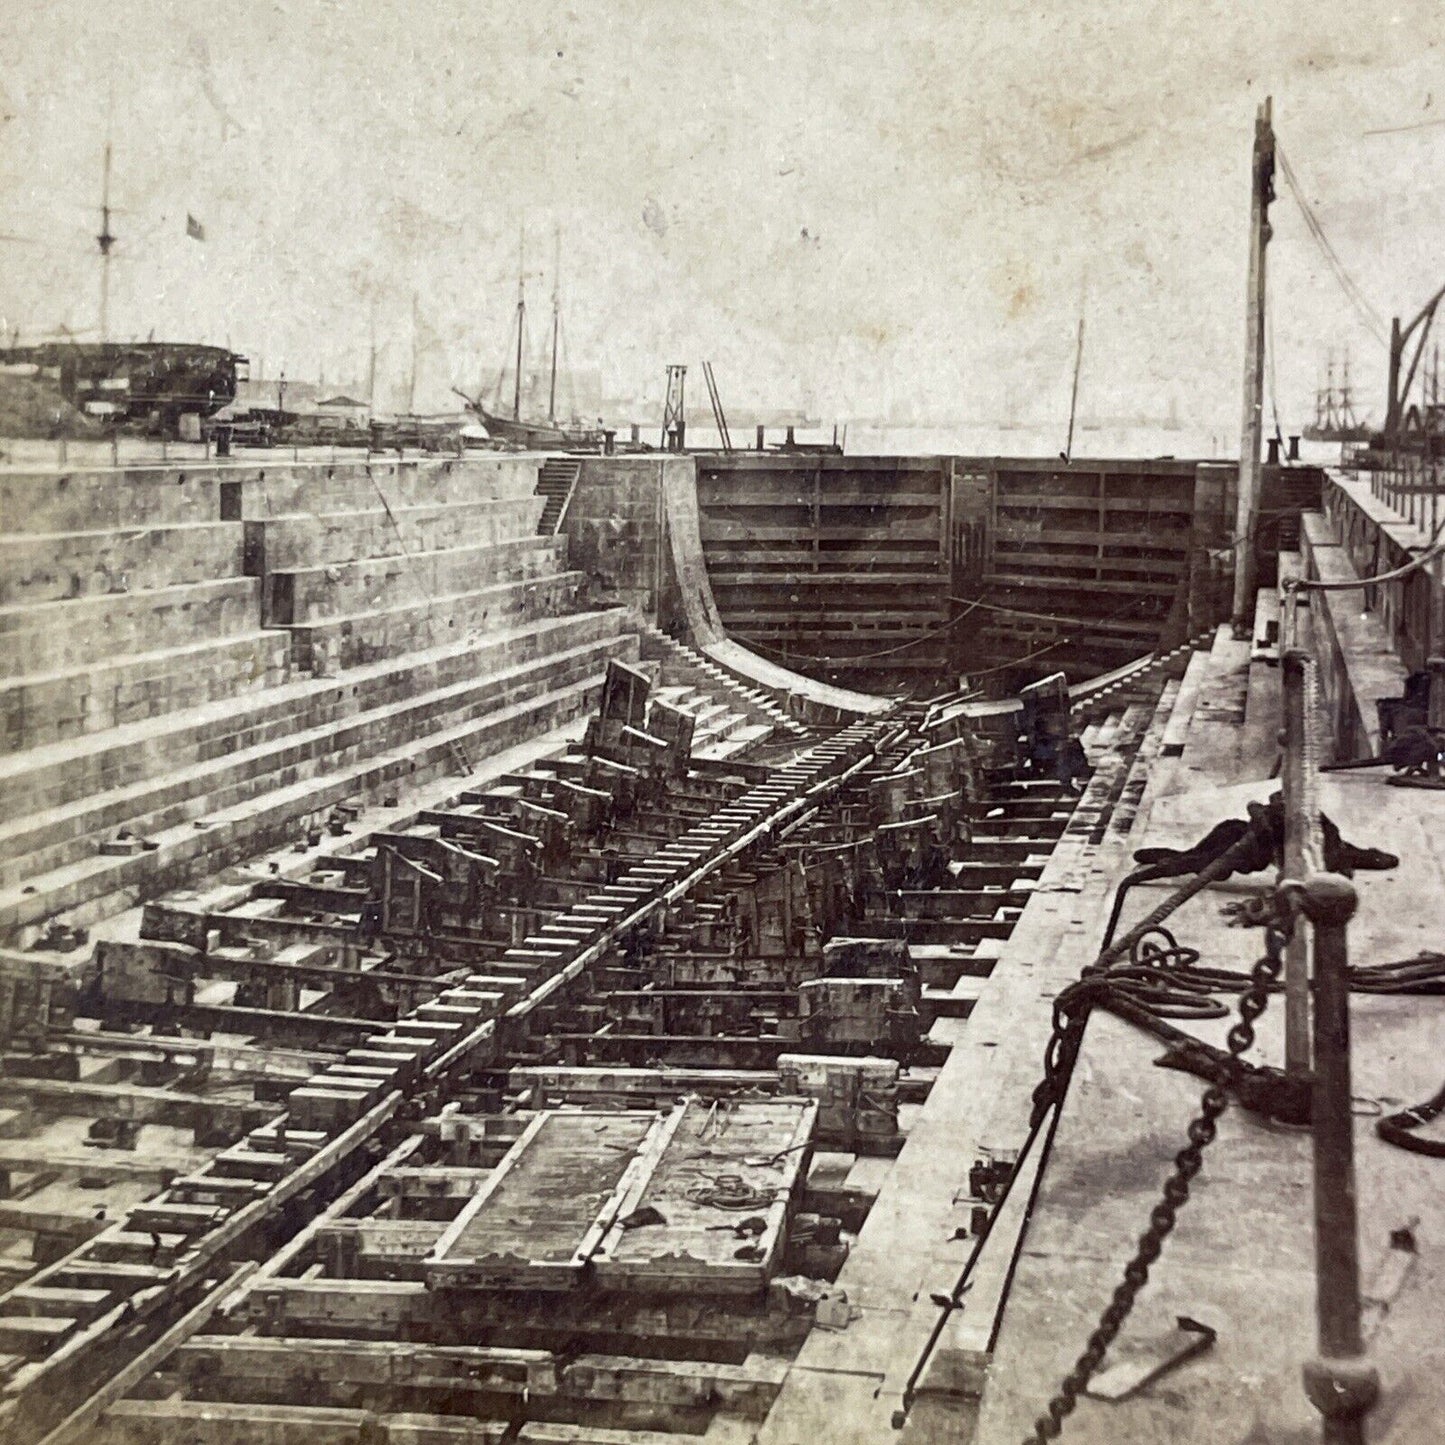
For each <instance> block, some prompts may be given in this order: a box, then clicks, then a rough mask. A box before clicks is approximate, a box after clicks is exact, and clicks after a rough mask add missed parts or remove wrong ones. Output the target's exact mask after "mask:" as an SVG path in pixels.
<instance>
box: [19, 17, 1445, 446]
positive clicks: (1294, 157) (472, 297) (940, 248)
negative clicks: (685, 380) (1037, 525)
mask: <svg viewBox="0 0 1445 1445" xmlns="http://www.w3.org/2000/svg"><path fill="white" fill-rule="evenodd" d="M1442 36H1445V6H1441V5H1439V4H1438V3H1415V0H1408V3H1398V4H1393V5H1391V4H1380V3H1373V0H1355V3H1352V4H1350V5H1324V4H1320V3H1318V0H1313V3H1309V4H1304V3H1289V4H1281V3H1276V4H1269V3H1264V4H1258V5H1253V6H1247V5H1242V4H1239V3H1236V0H1109V3H1107V4H1105V3H1073V4H1055V5H1039V4H1037V3H1027V4H1019V3H1012V0H952V3H947V0H937V3H918V0H916V3H907V0H904V3H898V0H893V3H890V4H884V3H875V4H863V3H856V0H831V3H788V0H723V3H719V0H707V3H703V4H680V3H677V0H610V3H606V4H599V3H592V4H584V3H581V0H578V3H576V4H575V5H572V6H568V5H565V4H557V3H552V0H511V3H508V4H498V3H490V0H468V3H465V4H453V3H450V0H411V3H403V0H274V3H270V0H268V3H260V0H256V3H246V0H231V3H227V4H224V5H215V6H201V5H198V4H194V3H185V4H181V3H158V0H105V3H100V0H39V3H37V0H6V3H5V4H4V5H3V6H0V232H7V233H14V234H16V235H20V236H23V237H28V238H31V241H32V242H36V243H39V244H24V243H20V242H0V315H3V316H4V318H5V319H6V322H7V324H8V325H11V326H13V325H16V324H19V325H20V326H21V328H22V335H23V334H24V333H25V332H26V331H29V330H35V329H47V328H51V327H54V326H56V325H58V324H60V323H67V324H69V325H70V326H72V327H75V328H77V329H81V328H85V327H93V326H94V325H95V320H96V312H97V303H98V293H99V282H98V266H97V263H96V261H95V260H94V257H93V254H91V253H93V250H94V243H93V240H92V239H91V237H92V236H93V233H94V231H95V230H96V224H95V222H96V214H95V210H94V208H95V206H96V204H97V202H98V199H99V190H100V173H101V155H102V150H103V147H104V143H105V135H106V128H107V113H108V110H109V109H110V98H111V97H112V96H113V121H112V122H111V125H112V129H113V136H114V155H115V160H114V178H113V182H112V199H113V201H114V203H115V205H116V206H117V207H118V208H119V212H118V214H117V216H116V217H115V220H114V223H113V229H114V231H115V233H116V234H117V235H118V236H119V237H120V241H119V244H118V246H117V248H116V255H117V257H118V258H119V259H117V261H116V262H115V264H114V266H113V268H112V274H113V278H114V279H113V286H112V297H113V299H112V330H113V332H115V333H118V334H121V335H131V334H135V335H141V336H144V335H146V334H148V333H149V332H150V331H151V330H152V329H154V331H155V334H156V335H157V337H170V338H176V339H182V338H184V339H195V338H204V339H210V340H225V339H226V338H227V337H229V339H230V341H231V342H232V344H233V345H235V347H236V348H237V349H238V350H243V351H246V352H248V353H249V354H250V355H251V356H252V357H253V358H255V357H264V358H265V361H266V364H267V368H268V371H274V369H275V368H276V367H277V366H278V365H279V364H280V363H281V362H283V361H284V362H285V364H286V366H287V368H288V371H290V373H291V374H292V375H304V374H308V373H310V374H313V375H314V374H315V372H316V371H317V369H318V368H320V367H323V366H324V367H325V369H326V373H327V375H328V376H329V377H332V378H335V377H337V376H338V374H340V373H343V372H346V371H349V372H352V373H354V374H362V373H364V370H365V355H366V350H367V338H368V333H369V330H370V327H371V324H372V317H373V315H374V316H375V318H376V326H377V331H378V335H379V338H380V340H381V342H382V344H383V353H382V358H381V367H382V371H383V373H387V374H390V375H393V376H394V375H399V374H401V373H403V372H404V371H405V370H406V369H407V367H408V366H409V357H410V349H411V319H410V318H411V306H412V296H413V294H414V293H415V294H416V296H417V297H418V298H419V309H420V313H421V316H422V319H423V323H424V326H425V328H426V335H424V337H423V341H424V343H425V345H426V351H425V356H424V362H423V383H422V393H423V394H422V396H420V397H419V401H426V400H434V401H439V400H440V399H442V398H444V397H445V395H446V390H447V386H448V385H449V384H450V383H451V382H452V381H453V380H456V381H460V382H463V383H464V384H466V385H468V386H472V385H474V384H476V383H477V382H478V381H479V380H480V379H481V378H483V377H485V378H487V380H488V382H489V383H490V380H491V379H492V378H494V376H495V373H496V370H497V367H498V365H499V364H500V360H501V355H502V351H503V349H504V346H505V342H506V335H507V328H508V325H509V322H510V309H511V307H512V305H513V303H514V301H515V292H516V268H517V247H518V232H519V227H520V226H521V225H522V224H523V223H525V225H526V227H527V232H528V242H529V256H528V263H529V270H532V269H535V270H536V271H538V272H539V273H541V274H537V275H535V276H534V277H533V279H532V281H531V282H530V286H531V292H530V294H531V297H532V299H533V300H534V301H536V302H537V303H538V309H537V311H536V312H535V314H534V324H533V326H532V328H531V329H532V332H533V335H534V338H535V339H537V340H539V341H540V338H541V334H542V331H543V330H544V328H545V315H544V313H545V308H546V303H547V296H548V293H549V291H550V286H551V279H550V270H551V249H552V239H551V234H552V229H553V227H554V225H560V226H561V227H562V231H563V238H564V240H563V245H564V258H563V267H564V303H565V313H564V314H565V317H566V322H567V327H568V350H569V353H570V356H571V358H572V359H573V360H574V361H576V362H577V363H578V364H579V365H590V366H595V367H600V368H601V369H602V371H603V373H604V376H605V378H606V380H607V381H608V383H609V385H610V386H611V387H612V388H614V389H619V390H622V391H625V392H633V393H643V394H646V393H652V392H656V393H658V394H659V395H660V392H661V389H662V373H663V368H664V365H665V364H666V363H667V362H669V361H685V362H690V363H692V364H694V365H696V364H697V363H699V362H700V361H702V360H703V359H711V360H712V361H713V362H714V363H715V365H716V368H717V374H718V380H719V384H720V386H721V388H722V390H723V394H724V397H725V399H727V398H732V399H734V400H735V402H736V403H737V404H738V405H741V404H743V403H745V402H747V403H751V402H770V403H773V404H776V405H779V406H785V405H796V404H799V403H801V402H802V401H803V400H804V399H805V398H811V399H812V400H813V401H814V402H815V404H816V405H817V407H818V408H819V409H820V410H821V411H822V412H823V413H824V415H825V416H831V415H843V416H846V415H849V414H851V415H854V416H858V415H866V414H868V413H871V412H876V411H879V410H880V409H882V408H883V407H885V406H886V405H888V404H889V403H890V402H897V401H898V400H899V399H900V398H905V397H908V396H915V395H916V396H917V397H918V398H919V401H920V405H921V406H922V407H923V409H924V411H925V412H927V413H930V414H932V415H933V416H935V417H938V418H940V419H946V418H973V419H980V420H988V419H992V418H994V417H995V416H996V415H997V414H998V413H999V411H1000V409H1001V408H1005V407H1007V408H1011V409H1015V410H1017V411H1019V412H1021V413H1023V414H1024V415H1026V416H1027V415H1034V416H1037V417H1049V416H1053V415H1054V414H1056V413H1058V412H1059V411H1061V410H1063V411H1066V410H1067V404H1068V388H1069V375H1070V369H1071V366H1072V359H1073V348H1074V334H1075V330H1076V327H1077V323H1078V315H1079V308H1080V299H1081V295H1082V296H1083V297H1084V298H1085V301H1084V304H1085V306H1086V310H1087V318H1088V321H1087V343H1086V356H1085V371H1084V399H1085V401H1086V403H1088V404H1089V405H1090V406H1091V407H1092V409H1094V410H1095V411H1099V412H1108V411H1111V410H1115V411H1124V412H1129V411H1134V412H1149V411H1154V412H1162V411H1163V410H1164V409H1165V408H1166V407H1167V406H1168V405H1169V404H1170V401H1171V399H1173V401H1174V402H1175V403H1177V405H1178V408H1179V410H1180V412H1181V413H1182V414H1183V415H1184V416H1186V417H1187V418H1189V419H1191V420H1195V421H1198V422H1201V423H1204V424H1208V425H1222V426H1230V425H1237V421H1236V418H1237V416H1238V411H1239V404H1238V391H1239V382H1240V367H1241V356H1242V339H1243V293H1244V263H1245V256H1246V239H1247V238H1246V218H1247V207H1248V192H1249V147H1250V139H1251V133H1252V127H1253V121H1254V112H1255V107H1256V104H1257V103H1258V101H1259V100H1261V99H1262V98H1263V97H1264V95H1265V94H1272V95H1273V97H1274V106H1275V117H1276V123H1277V128H1278V133H1279V136H1280V140H1281V144H1282V145H1283V147H1284V149H1285V151H1286V153H1287V154H1288V155H1289V157H1290V159H1291V161H1292V163H1293V165H1294V168H1295V171H1296V173H1297V175H1298V176H1299V179H1300V181H1301V183H1302V185H1303V186H1304V188H1305V190H1306V192H1307V195H1308V196H1309V198H1310V200H1311V204H1312V205H1313V207H1314V209H1315V211H1316V214H1317V216H1318V218H1319V221H1320V223H1321V225H1322V226H1323V228H1324V230H1325V233H1326V234H1327V236H1328V237H1329V238H1330V240H1331V242H1332V243H1333V245H1334V248H1335V250H1336V252H1337V253H1338V255H1339V257H1340V259H1341V261H1342V262H1343V264H1344V265H1345V267H1346V268H1347V269H1348V270H1349V271H1350V273H1351V274H1352V275H1353V276H1354V277H1355V279H1356V280H1357V281H1358V283H1359V285H1360V286H1361V288H1362V289H1363V291H1364V293H1365V294H1366V296H1367V297H1368V298H1369V300H1370V302H1371V303H1372V304H1373V305H1374V307H1375V308H1377V310H1378V311H1379V313H1380V314H1381V315H1383V316H1384V317H1385V318H1388V316H1389V315H1390V314H1391V313H1392V312H1393V311H1401V310H1404V311H1406V312H1407V313H1412V312H1413V311H1414V310H1415V309H1416V308H1417V307H1418V306H1419V305H1420V304H1421V303H1422V302H1423V301H1424V300H1425V299H1426V298H1427V297H1428V295H1429V294H1430V292H1431V291H1433V290H1434V289H1435V287H1436V286H1437V285H1439V284H1440V283H1441V282H1445V252H1442V251H1441V249H1440V248H1439V246H1438V244H1437V241H1438V238H1439V237H1440V236H1441V235H1442V234H1445V70H1442V67H1441V47H1440V41H1441V38H1442ZM1437 89H1438V93H1437ZM1437 122H1438V123H1437ZM1407 127H1408V129H1406V128H1407ZM1381 131H1389V132H1391V133H1389V134H1372V132H1381ZM1279 191H1280V199H1279V201H1278V203H1277V204H1276V206H1275V215H1274V219H1275V232H1276V234H1275V241H1274V244H1273V246H1272V247H1271V255H1270V273H1271V276H1270V279H1271V303H1272V304H1271V311H1272V329H1273V334H1274V338H1275V341H1276V348H1277V349H1276V366H1275V371H1276V374H1277V377H1278V385H1279V393H1280V403H1281V407H1282V409H1283V410H1284V411H1285V412H1286V426H1287V427H1288V425H1289V424H1290V420H1289V418H1290V417H1291V416H1293V417H1294V419H1295V420H1303V419H1304V414H1305V413H1306V412H1308V411H1309V410H1310V408H1311V407H1312V398H1313V391H1314V386H1315V383H1316V380H1317V373H1318V372H1319V370H1320V369H1321V367H1322V365H1323V361H1324V357H1325V354H1326V351H1327V350H1328V348H1329V347H1330V346H1332V345H1333V346H1335V347H1337V348H1343V347H1344V346H1345V345H1346V344H1348V345H1349V346H1350V348H1351V351H1352V356H1353V365H1354V371H1355V378H1356V380H1357V382H1358V383H1359V385H1360V388H1361V391H1362V394H1363V399H1364V400H1365V401H1366V402H1367V403H1369V404H1371V405H1373V406H1375V407H1376V408H1378V405H1379V402H1378V397H1379V393H1380V391H1381V388H1382V382H1383V372H1384V351H1383V348H1382V347H1381V346H1380V344H1379V343H1378V341H1376V340H1375V339H1374V338H1373V337H1372V336H1371V334H1370V332H1369V330H1368V329H1366V326H1365V324H1364V322H1363V321H1362V320H1361V318H1360V317H1359V315H1358V314H1357V313H1356V311H1355V310H1354V309H1352V307H1351V306H1350V304H1349V302H1348V301H1347V300H1346V298H1345V296H1344V294H1343V292H1342V291H1341V289H1340V288H1339V286H1338V285H1337V284H1336V282H1335V280H1334V279H1333V278H1332V277H1331V275H1330V273H1329V271H1328V269H1327V268H1326V265H1325V263H1324V261H1323V260H1322V258H1321V255H1320V252H1319V251H1318V249H1317V248H1316V246H1315V243H1314V242H1313V241H1312V240H1311V239H1310V236H1309V234H1308V233H1307V231H1306V229H1305V226H1304V224H1303V221H1302V219H1301V216H1300V213H1299V211H1298V209H1297V208H1296V206H1295V203H1294V201H1293V200H1292V199H1291V197H1290V195H1289V192H1288V189H1287V187H1286V186H1285V184H1284V181H1283V177H1281V178H1280V182H1279ZM187 213H190V214H192V215H194V216H195V217H196V218H197V219H198V220H199V221H200V222H201V223H202V225H203V226H204V227H205V231H206V241H205V242H204V244H202V243H198V242H196V241H194V240H190V239H188V238H187V236H186V233H185V218H186V215H187Z"/></svg>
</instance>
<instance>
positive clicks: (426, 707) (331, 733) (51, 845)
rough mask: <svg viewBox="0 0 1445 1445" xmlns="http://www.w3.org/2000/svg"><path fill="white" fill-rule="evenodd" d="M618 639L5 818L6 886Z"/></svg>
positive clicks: (570, 663)
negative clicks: (121, 834)
mask: <svg viewBox="0 0 1445 1445" xmlns="http://www.w3.org/2000/svg"><path fill="white" fill-rule="evenodd" d="M614 641H615V637H603V638H601V639H599V640H596V641H593V642H588V643H584V644H582V645H580V646H576V647H571V648H567V649H565V650H559V651H549V652H547V653H544V654H543V655H541V656H538V657H534V658H532V659H530V660H528V661H526V662H523V663H520V664H517V665H514V666H511V667H506V668H502V669H500V670H497V671H491V672H488V673H485V674H482V675H480V676H472V677H469V678H466V679H464V680H463V681H461V682H455V683H451V684H448V685H447V686H445V687H441V688H437V689H434V690H432V691H430V692H426V693H421V694H412V695H403V696H402V697H401V699H400V700H391V701H388V702H386V703H384V704H382V705H380V706H377V707H373V708H371V709H370V710H367V711H357V712H354V713H353V714H352V715H350V716H346V717H343V718H340V719H334V718H329V717H328V718H327V719H326V720H325V721H322V722H320V723H314V722H310V719H307V718H306V717H305V716H304V715H303V716H302V717H301V718H300V719H298V721H300V722H302V723H308V722H310V725H309V726H305V727H302V728H295V729H292V730H289V731H288V732H287V733H286V734H284V735H283V736H281V737H280V738H276V739H272V740H268V741H266V742H263V743H259V744H257V745H255V746H253V747H250V748H247V749H244V750H240V751H235V752H231V753H228V754H226V755H225V756H222V757H217V758H212V759H208V760H206V761H202V762H197V763H194V764H192V765H191V766H189V767H186V768H180V769H169V770H167V771H165V772H164V773H161V774H159V775H158V776H154V777H150V778H146V779H144V780H142V781H140V782H137V783H133V784H131V785H129V786H126V787H121V788H117V789H114V790H112V791H110V792H107V793H100V794H92V795H89V796H85V797H82V798H79V799H77V800H76V801H75V802H73V803H70V804H68V805H67V806H65V807H63V808H57V809H50V810H47V811H45V812H43V813H37V814H32V815H30V816H29V817H10V818H6V819H4V820H3V821H0V885H4V886H14V885H19V884H21V883H22V882H23V881H24V880H27V879H30V880H33V877H34V875H35V874H36V873H43V872H48V871H50V870H51V869H54V868H56V867H60V866H63V865H65V864H68V863H72V862H75V861H77V860H79V859H84V858H86V857H88V856H90V855H91V854H93V852H94V850H95V848H96V847H97V846H98V843H99V842H100V841H102V840H104V839H106V838H109V837H111V836H113V835H114V834H115V833H116V832H117V831H118V830H119V829H121V828H128V829H130V830H131V831H132V832H134V833H136V834H139V835H141V836H143V837H149V836H150V835H152V834H153V833H154V832H155V831H157V830H158V829H161V828H166V827H171V826H174V825H176V824H179V823H182V822H186V821H191V820H194V819H198V818H204V817H206V816H207V815H208V814H210V813H211V812H213V811H215V810H216V809H217V808H224V807H228V806H230V805H232V804H233V803H236V802H239V801H242V800H244V799H246V798H248V797H254V796H257V795H258V794H260V793H262V792H264V791H265V790H266V789H267V788H269V787H273V786H275V785H276V782H277V780H278V778H279V779H281V780H283V781H290V780H291V779H293V778H299V777H301V776H303V775H315V774H317V773H322V772H325V771H327V770H328V769H329V768H332V767H340V766H343V765H344V764H345V763H346V762H347V761H349V760H350V759H351V758H352V757H355V756H364V755H365V754H366V753H367V752H368V751H376V750H378V749H380V748H384V747H387V746H390V745H392V744H393V743H394V741H395V739H396V738H398V737H403V736H419V735H420V734H421V733H423V732H425V731H428V730H433V729H436V728H439V727H445V726H448V725H450V724H451V723H453V722H456V721H460V720H461V718H462V717H463V716H464V715H467V714H471V715H475V714H476V713H477V712H478V711H479V710H481V709H483V708H487V707H492V706H496V705H497V703H498V701H499V700H510V699H511V698H513V697H515V696H520V695H523V694H525V693H527V692H529V691H536V690H539V689H541V688H544V687H545V686H546V685H547V684H548V682H549V681H550V680H553V679H557V678H563V677H567V678H571V677H574V676H575V675H576V673H577V670H578V669H579V668H598V667H601V666H603V665H605V660H606V657H607V655H608V653H609V649H610V648H611V647H612V645H613V643H614Z"/></svg>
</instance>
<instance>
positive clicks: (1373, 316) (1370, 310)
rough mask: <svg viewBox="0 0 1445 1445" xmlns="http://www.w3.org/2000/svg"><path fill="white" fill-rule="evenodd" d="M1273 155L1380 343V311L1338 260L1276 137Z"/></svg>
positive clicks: (1318, 242)
mask: <svg viewBox="0 0 1445 1445" xmlns="http://www.w3.org/2000/svg"><path fill="white" fill-rule="evenodd" d="M1274 150H1275V155H1276V156H1277V157H1278V158H1279V164H1280V169H1281V170H1282V171H1283V172H1284V178H1285V181H1286V183H1287V184H1288V186H1289V190H1290V194H1291V195H1292V196H1293V197H1294V200H1295V204H1296V205H1297V206H1298V207H1299V209H1300V214H1301V215H1302V216H1303V217H1304V222H1305V227H1306V229H1307V230H1308V231H1309V233H1310V236H1311V238H1312V239H1313V241H1314V242H1315V244H1316V245H1317V246H1318V247H1319V249H1320V253H1321V254H1322V255H1323V256H1324V258H1325V263H1326V264H1327V265H1328V266H1329V268H1330V271H1331V272H1332V273H1333V275H1334V278H1335V280H1336V281H1337V282H1338V283H1339V285H1340V289H1341V290H1342V291H1343V292H1344V293H1345V296H1346V298H1347V299H1348V300H1349V302H1350V304H1351V305H1352V306H1353V307H1354V308H1355V310H1356V311H1357V312H1358V313H1359V315H1360V319H1361V320H1362V321H1363V322H1364V323H1365V326H1366V327H1367V328H1368V329H1369V331H1370V334H1371V335H1372V336H1374V338H1375V340H1376V341H1378V342H1379V343H1380V345H1381V346H1384V345H1385V344H1386V342H1385V322H1384V319H1383V318H1382V317H1381V315H1380V313H1379V312H1378V311H1376V310H1375V308H1374V306H1372V305H1371V304H1370V300H1369V298H1368V297H1367V296H1366V295H1365V293H1364V292H1363V291H1362V290H1361V289H1360V287H1359V285H1358V284H1357V283H1356V281H1355V279H1354V277H1353V276H1351V275H1350V273H1349V272H1348V271H1347V270H1346V269H1345V264H1344V262H1343V261H1341V260H1340V257H1339V253H1338V252H1337V251H1336V250H1335V248H1334V247H1333V246H1332V245H1331V244H1330V239H1329V237H1328V236H1326V235H1325V231H1324V227H1323V226H1322V225H1321V224H1320V221H1319V217H1318V216H1316V215H1315V213H1314V210H1313V208H1312V207H1311V206H1310V203H1309V201H1308V200H1306V199H1305V194H1304V189H1303V187H1301V185H1300V183H1299V180H1298V178H1297V177H1296V175H1295V173H1294V168H1293V167H1292V166H1291V165H1290V163H1289V158H1288V156H1286V155H1285V153H1284V147H1283V146H1281V145H1280V144H1279V141H1278V139H1276V141H1275V147H1274Z"/></svg>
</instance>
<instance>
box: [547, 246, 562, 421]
mask: <svg viewBox="0 0 1445 1445" xmlns="http://www.w3.org/2000/svg"><path fill="white" fill-rule="evenodd" d="M561 287H562V228H561V226H558V227H557V232H556V237H555V244H554V246H553V254H552V379H551V381H550V382H549V383H548V385H547V420H548V421H551V422H555V421H556V420H557V336H558V333H559V332H560V331H561V329H562V292H561Z"/></svg>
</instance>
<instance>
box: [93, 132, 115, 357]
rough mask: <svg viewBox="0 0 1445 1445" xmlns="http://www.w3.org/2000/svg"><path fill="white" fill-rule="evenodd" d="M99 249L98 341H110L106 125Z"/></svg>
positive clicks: (111, 243)
mask: <svg viewBox="0 0 1445 1445" xmlns="http://www.w3.org/2000/svg"><path fill="white" fill-rule="evenodd" d="M95 242H96V245H98V246H99V247H100V339H101V341H103V342H104V341H109V340H110V249H111V247H112V246H114V245H115V242H116V238H115V237H114V236H113V235H112V234H111V230H110V126H109V124H107V125H106V136H105V169H104V171H103V173H102V180H101V188H100V234H99V235H98V236H97V237H96V238H95Z"/></svg>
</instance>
